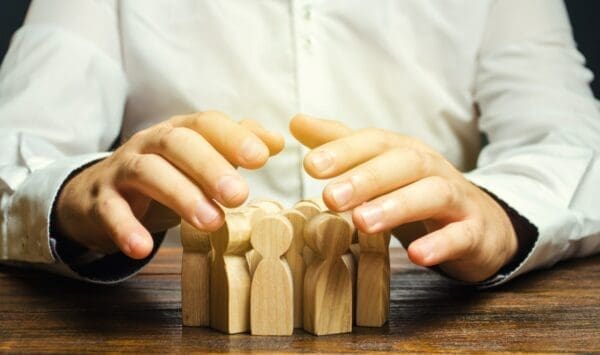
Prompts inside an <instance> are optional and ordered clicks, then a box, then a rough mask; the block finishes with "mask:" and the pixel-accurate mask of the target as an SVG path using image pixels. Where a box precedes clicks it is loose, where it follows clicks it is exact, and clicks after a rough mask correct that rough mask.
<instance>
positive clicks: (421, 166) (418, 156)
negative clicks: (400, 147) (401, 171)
mask: <svg viewBox="0 0 600 355" xmlns="http://www.w3.org/2000/svg"><path fill="white" fill-rule="evenodd" d="M409 152H410V153H409V154H410V159H411V161H413V162H414V166H415V169H416V171H417V173H418V174H419V176H429V175H430V174H431V171H432V166H431V165H432V164H433V161H432V157H431V155H430V154H428V153H426V152H423V151H421V150H416V149H411V150H409Z"/></svg>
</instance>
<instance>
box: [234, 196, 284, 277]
mask: <svg viewBox="0 0 600 355" xmlns="http://www.w3.org/2000/svg"><path fill="white" fill-rule="evenodd" d="M279 211H281V204H280V203H279V202H277V201H274V200H267V199H257V200H253V201H252V202H251V203H250V204H249V205H247V206H245V207H244V208H243V209H241V210H240V212H241V213H244V214H246V215H247V216H248V218H250V226H253V225H254V224H255V223H256V222H258V221H259V220H260V219H261V218H263V217H264V216H267V215H272V214H276V213H279ZM260 260H261V256H260V254H259V253H257V252H256V251H255V250H254V249H250V250H248V252H247V253H246V262H247V263H248V270H249V271H250V276H252V274H254V270H256V267H257V266H258V263H259V262H260Z"/></svg>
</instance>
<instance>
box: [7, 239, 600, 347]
mask: <svg viewBox="0 0 600 355" xmlns="http://www.w3.org/2000/svg"><path fill="white" fill-rule="evenodd" d="M390 257H391V264H392V283H391V301H390V319H389V322H388V324H386V325H385V326H384V327H383V328H362V327H355V328H354V329H353V333H351V334H343V335H331V336H324V337H316V336H313V335H310V334H307V333H305V332H304V331H302V330H300V329H298V330H295V331H294V335H293V336H292V337H256V336H250V335H248V334H237V335H224V334H221V333H219V332H217V331H214V330H211V329H208V328H193V327H183V326H182V325H181V303H180V297H181V296H180V292H181V290H180V280H179V277H180V270H181V248H177V247H168V248H166V247H163V248H162V250H161V251H160V252H159V253H158V255H157V256H156V258H155V259H154V260H153V261H152V262H151V263H150V265H148V267H146V268H145V269H144V270H142V272H140V274H138V275H137V276H135V277H133V278H131V279H129V280H128V281H125V282H123V283H121V284H119V285H116V286H99V285H91V284H86V283H82V282H79V281H75V280H70V279H65V278H62V277H58V276H53V275H49V274H47V273H44V272H40V271H33V270H23V269H17V268H13V267H8V266H0V352H35V353H43V352H60V353H64V352H77V353H81V352H87V351H92V350H99V351H103V352H126V351H127V352H138V353H157V352H158V353H190V352H197V353H202V352H234V353H240V352H245V353H247V352H262V353H273V352H324V353H327V352H329V353H341V352H361V351H362V352H365V351H366V352H390V353H398V352H412V353H414V352H429V353H432V352H438V353H440V352H443V353H450V352H471V353H481V352H515V351H527V352H587V353H593V352H599V351H600V322H599V321H598V319H600V256H595V257H590V258H586V259H577V260H572V261H566V262H563V263H560V264H558V265H557V266H556V267H554V268H552V269H550V270H542V271H536V272H533V273H530V274H528V275H524V276H521V277H519V278H517V279H516V280H514V281H511V282H510V283H508V284H507V285H505V286H501V287H498V288H495V289H492V290H483V291H482V290H475V289H472V288H470V287H463V286H457V285H456V284H454V283H452V282H450V281H448V280H447V279H445V278H444V277H442V276H440V275H438V274H437V273H435V272H433V271H430V270H427V269H424V268H420V267H416V266H414V265H412V264H411V263H410V262H409V261H408V259H407V257H406V253H405V252H404V250H402V249H392V250H391V251H390Z"/></svg>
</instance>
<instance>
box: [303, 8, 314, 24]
mask: <svg viewBox="0 0 600 355" xmlns="http://www.w3.org/2000/svg"><path fill="white" fill-rule="evenodd" d="M311 16H312V10H311V8H310V6H306V7H305V8H304V19H305V20H306V21H310V18H311Z"/></svg>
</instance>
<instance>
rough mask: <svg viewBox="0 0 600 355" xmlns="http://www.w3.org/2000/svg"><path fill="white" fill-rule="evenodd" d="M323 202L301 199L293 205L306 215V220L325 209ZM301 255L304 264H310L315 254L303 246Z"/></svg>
mask: <svg viewBox="0 0 600 355" xmlns="http://www.w3.org/2000/svg"><path fill="white" fill-rule="evenodd" d="M325 208H326V207H325V204H319V203H318V202H316V199H311V200H302V201H299V202H298V203H296V204H295V205H294V209H295V210H297V211H299V212H300V213H302V214H303V215H304V216H305V217H306V221H307V222H308V221H310V219H311V218H313V217H314V216H316V215H318V214H319V213H321V212H323V211H325ZM302 257H303V258H304V264H305V265H306V266H307V267H308V265H310V264H312V262H313V260H314V258H315V255H314V252H313V251H312V249H311V248H309V247H308V246H304V249H303V250H302Z"/></svg>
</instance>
